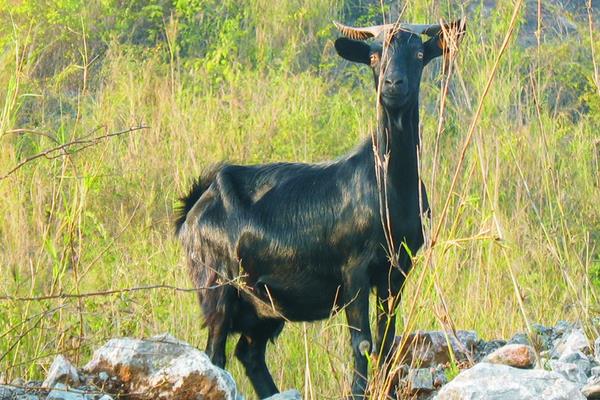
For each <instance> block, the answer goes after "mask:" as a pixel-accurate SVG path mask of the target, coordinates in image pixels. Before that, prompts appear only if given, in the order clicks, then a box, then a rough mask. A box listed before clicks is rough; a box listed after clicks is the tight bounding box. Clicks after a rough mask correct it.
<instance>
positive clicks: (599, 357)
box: [594, 337, 600, 363]
mask: <svg viewBox="0 0 600 400" xmlns="http://www.w3.org/2000/svg"><path fill="white" fill-rule="evenodd" d="M594 355H595V357H596V361H597V362H599V363H600V337H597V338H596V340H595V341H594Z"/></svg>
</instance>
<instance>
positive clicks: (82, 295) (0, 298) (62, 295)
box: [0, 280, 235, 301]
mask: <svg viewBox="0 0 600 400" xmlns="http://www.w3.org/2000/svg"><path fill="white" fill-rule="evenodd" d="M234 283H235V282H234V280H232V281H228V282H223V283H219V284H217V285H212V286H205V287H198V288H182V287H177V286H174V285H167V284H159V285H146V286H136V287H130V288H122V289H111V290H101V291H97V292H86V293H58V294H52V295H47V296H37V297H18V296H0V301H43V300H54V299H79V298H85V297H98V296H108V295H112V294H120V293H130V292H140V291H144V290H157V289H168V290H172V291H174V292H198V291H200V290H214V289H217V288H219V287H222V286H225V285H230V284H234Z"/></svg>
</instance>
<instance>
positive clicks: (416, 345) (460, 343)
mask: <svg viewBox="0 0 600 400" xmlns="http://www.w3.org/2000/svg"><path fill="white" fill-rule="evenodd" d="M446 337H447V338H448V340H446ZM448 342H450V345H451V347H452V352H453V353H454V356H455V357H456V360H457V361H466V360H468V359H469V358H474V357H473V354H474V353H475V350H476V348H477V346H478V345H479V344H480V340H479V338H478V337H477V334H476V333H475V332H473V331H457V332H456V337H455V336H454V334H453V333H452V332H443V331H417V332H415V333H411V334H410V335H409V336H408V339H407V341H406V345H405V347H404V350H403V352H404V354H403V355H402V357H401V359H402V362H403V363H406V364H409V365H413V366H417V367H433V366H435V365H437V364H446V363H447V362H450V349H449V348H448ZM401 343H402V337H401V336H398V337H396V338H395V344H394V346H395V348H396V349H398V347H399V346H400V344H401Z"/></svg>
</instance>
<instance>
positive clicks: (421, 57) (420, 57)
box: [417, 51, 423, 60]
mask: <svg viewBox="0 0 600 400" xmlns="http://www.w3.org/2000/svg"><path fill="white" fill-rule="evenodd" d="M422 59H423V52H422V51H419V52H418V53H417V60H422Z"/></svg>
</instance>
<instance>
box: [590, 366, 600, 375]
mask: <svg viewBox="0 0 600 400" xmlns="http://www.w3.org/2000/svg"><path fill="white" fill-rule="evenodd" d="M590 375H592V376H593V377H600V367H593V368H592V369H591V370H590Z"/></svg>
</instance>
